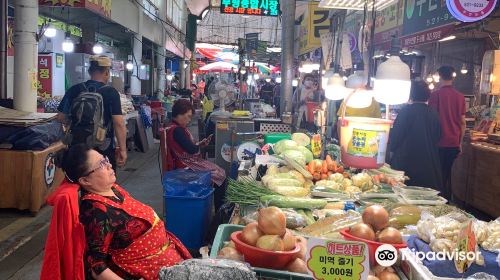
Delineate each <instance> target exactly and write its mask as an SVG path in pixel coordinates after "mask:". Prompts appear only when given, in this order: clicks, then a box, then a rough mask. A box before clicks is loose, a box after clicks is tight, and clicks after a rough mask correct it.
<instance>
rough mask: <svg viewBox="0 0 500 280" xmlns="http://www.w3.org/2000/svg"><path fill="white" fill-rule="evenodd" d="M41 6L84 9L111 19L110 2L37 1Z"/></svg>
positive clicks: (106, 0) (84, 0)
mask: <svg viewBox="0 0 500 280" xmlns="http://www.w3.org/2000/svg"><path fill="white" fill-rule="evenodd" d="M38 4H39V5H41V6H70V7H74V8H85V9H88V10H91V11H93V12H95V13H97V14H100V15H102V16H104V17H107V18H111V5H112V0H38Z"/></svg>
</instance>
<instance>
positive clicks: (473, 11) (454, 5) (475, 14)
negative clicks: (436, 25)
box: [446, 0, 497, 22]
mask: <svg viewBox="0 0 500 280" xmlns="http://www.w3.org/2000/svg"><path fill="white" fill-rule="evenodd" d="M496 4H497V0H446V6H447V7H448V10H449V11H450V13H451V14H452V15H453V16H454V17H455V18H456V19H458V20H460V21H463V22H475V21H479V20H482V19H483V18H485V17H487V16H489V15H490V14H491V13H492V12H493V11H494V10H495V7H496Z"/></svg>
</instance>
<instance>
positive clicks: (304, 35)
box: [299, 2, 330, 55]
mask: <svg viewBox="0 0 500 280" xmlns="http://www.w3.org/2000/svg"><path fill="white" fill-rule="evenodd" d="M318 3H319V2H310V3H309V4H308V7H307V12H306V13H305V17H304V19H303V20H302V24H301V26H300V34H301V37H300V41H299V54H301V55H302V54H305V53H308V52H311V51H313V50H315V49H317V48H320V47H321V34H323V33H326V32H328V31H329V30H330V19H329V14H330V10H329V9H323V8H318Z"/></svg>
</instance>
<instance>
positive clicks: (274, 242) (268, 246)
mask: <svg viewBox="0 0 500 280" xmlns="http://www.w3.org/2000/svg"><path fill="white" fill-rule="evenodd" d="M256 246H257V248H260V249H264V250H269V251H283V250H284V249H285V245H284V244H283V240H281V238H280V237H279V236H278V235H264V236H261V237H260V238H259V240H257V244H256Z"/></svg>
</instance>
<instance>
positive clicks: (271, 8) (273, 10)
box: [220, 0, 280, 17]
mask: <svg viewBox="0 0 500 280" xmlns="http://www.w3.org/2000/svg"><path fill="white" fill-rule="evenodd" d="M220 12H221V13H222V14H240V15H255V16H272V17H277V16H278V15H279V14H280V3H279V0H221V5H220Z"/></svg>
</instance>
